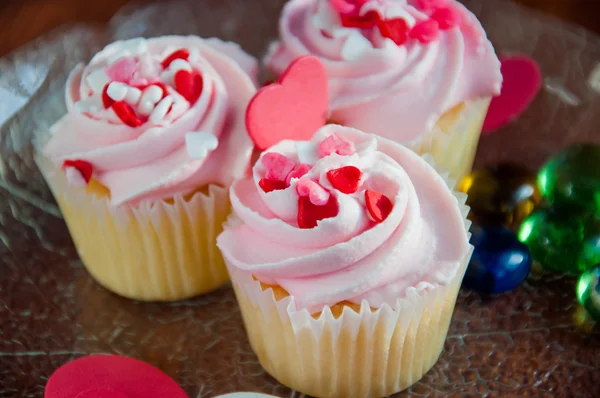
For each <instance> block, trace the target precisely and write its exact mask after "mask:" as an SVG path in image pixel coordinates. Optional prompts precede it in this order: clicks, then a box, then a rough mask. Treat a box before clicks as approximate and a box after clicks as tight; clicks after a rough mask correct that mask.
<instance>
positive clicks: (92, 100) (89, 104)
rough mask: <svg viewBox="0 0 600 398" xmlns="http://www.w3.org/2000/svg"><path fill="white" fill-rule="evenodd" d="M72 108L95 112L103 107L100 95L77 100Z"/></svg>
mask: <svg viewBox="0 0 600 398" xmlns="http://www.w3.org/2000/svg"><path fill="white" fill-rule="evenodd" d="M73 108H74V109H75V110H76V111H77V112H79V113H84V112H97V111H99V110H101V109H102V108H103V105H102V99H101V97H100V96H96V95H95V96H93V97H88V98H86V99H84V100H81V101H77V102H75V103H74V104H73Z"/></svg>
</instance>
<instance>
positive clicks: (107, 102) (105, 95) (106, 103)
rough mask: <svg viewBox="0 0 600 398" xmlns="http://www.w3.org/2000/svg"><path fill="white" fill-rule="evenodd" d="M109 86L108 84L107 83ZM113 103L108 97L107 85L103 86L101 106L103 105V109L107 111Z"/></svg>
mask: <svg viewBox="0 0 600 398" xmlns="http://www.w3.org/2000/svg"><path fill="white" fill-rule="evenodd" d="M109 84H110V83H109ZM114 102H115V100H113V99H112V98H110V97H109V96H108V84H107V85H106V86H104V89H103V90H102V105H104V109H108V108H110V107H111V105H112V104H113V103H114Z"/></svg>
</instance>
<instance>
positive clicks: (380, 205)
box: [365, 189, 394, 222]
mask: <svg viewBox="0 0 600 398" xmlns="http://www.w3.org/2000/svg"><path fill="white" fill-rule="evenodd" d="M365 202H366V204H367V210H368V211H369V214H370V215H371V218H372V219H373V220H374V221H375V222H382V221H384V220H385V219H386V218H387V217H388V216H389V215H390V213H391V212H392V209H393V208H394V204H393V203H392V201H391V200H390V198H388V197H387V196H385V195H382V194H380V193H377V192H375V191H371V190H370V189H367V190H366V191H365Z"/></svg>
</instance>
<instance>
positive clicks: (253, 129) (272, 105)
mask: <svg viewBox="0 0 600 398" xmlns="http://www.w3.org/2000/svg"><path fill="white" fill-rule="evenodd" d="M327 90H328V87H327V72H326V70H325V66H324V65H323V64H322V63H321V61H320V60H319V59H318V58H316V57H313V56H310V55H309V56H304V57H300V58H297V59H296V60H295V61H294V62H292V63H291V64H290V66H289V67H288V68H287V70H286V71H285V72H284V73H283V75H282V76H281V78H280V79H279V83H273V84H270V85H268V86H266V87H263V88H262V89H260V90H259V91H258V92H257V93H256V95H255V96H254V98H252V100H251V101H250V103H249V104H248V109H247V110H246V128H247V129H248V134H249V135H250V138H252V140H253V141H254V144H255V145H256V146H257V147H258V149H260V150H265V149H267V148H269V147H270V146H272V145H275V144H277V143H278V142H280V141H281V140H285V139H291V140H296V141H306V140H309V139H310V138H311V137H312V136H313V134H314V133H315V132H316V131H317V130H318V129H319V128H320V127H322V126H323V125H325V122H326V121H327V107H328V93H327Z"/></svg>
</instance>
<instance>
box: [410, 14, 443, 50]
mask: <svg viewBox="0 0 600 398" xmlns="http://www.w3.org/2000/svg"><path fill="white" fill-rule="evenodd" d="M439 34H440V26H439V25H438V23H437V21H436V20H433V19H428V20H426V21H421V22H419V23H418V24H416V25H415V26H413V28H412V29H411V31H410V32H409V34H408V35H409V36H410V38H411V39H417V40H419V41H420V42H421V43H423V44H426V43H431V42H432V41H434V40H435V39H437V37H438V36H439Z"/></svg>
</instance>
